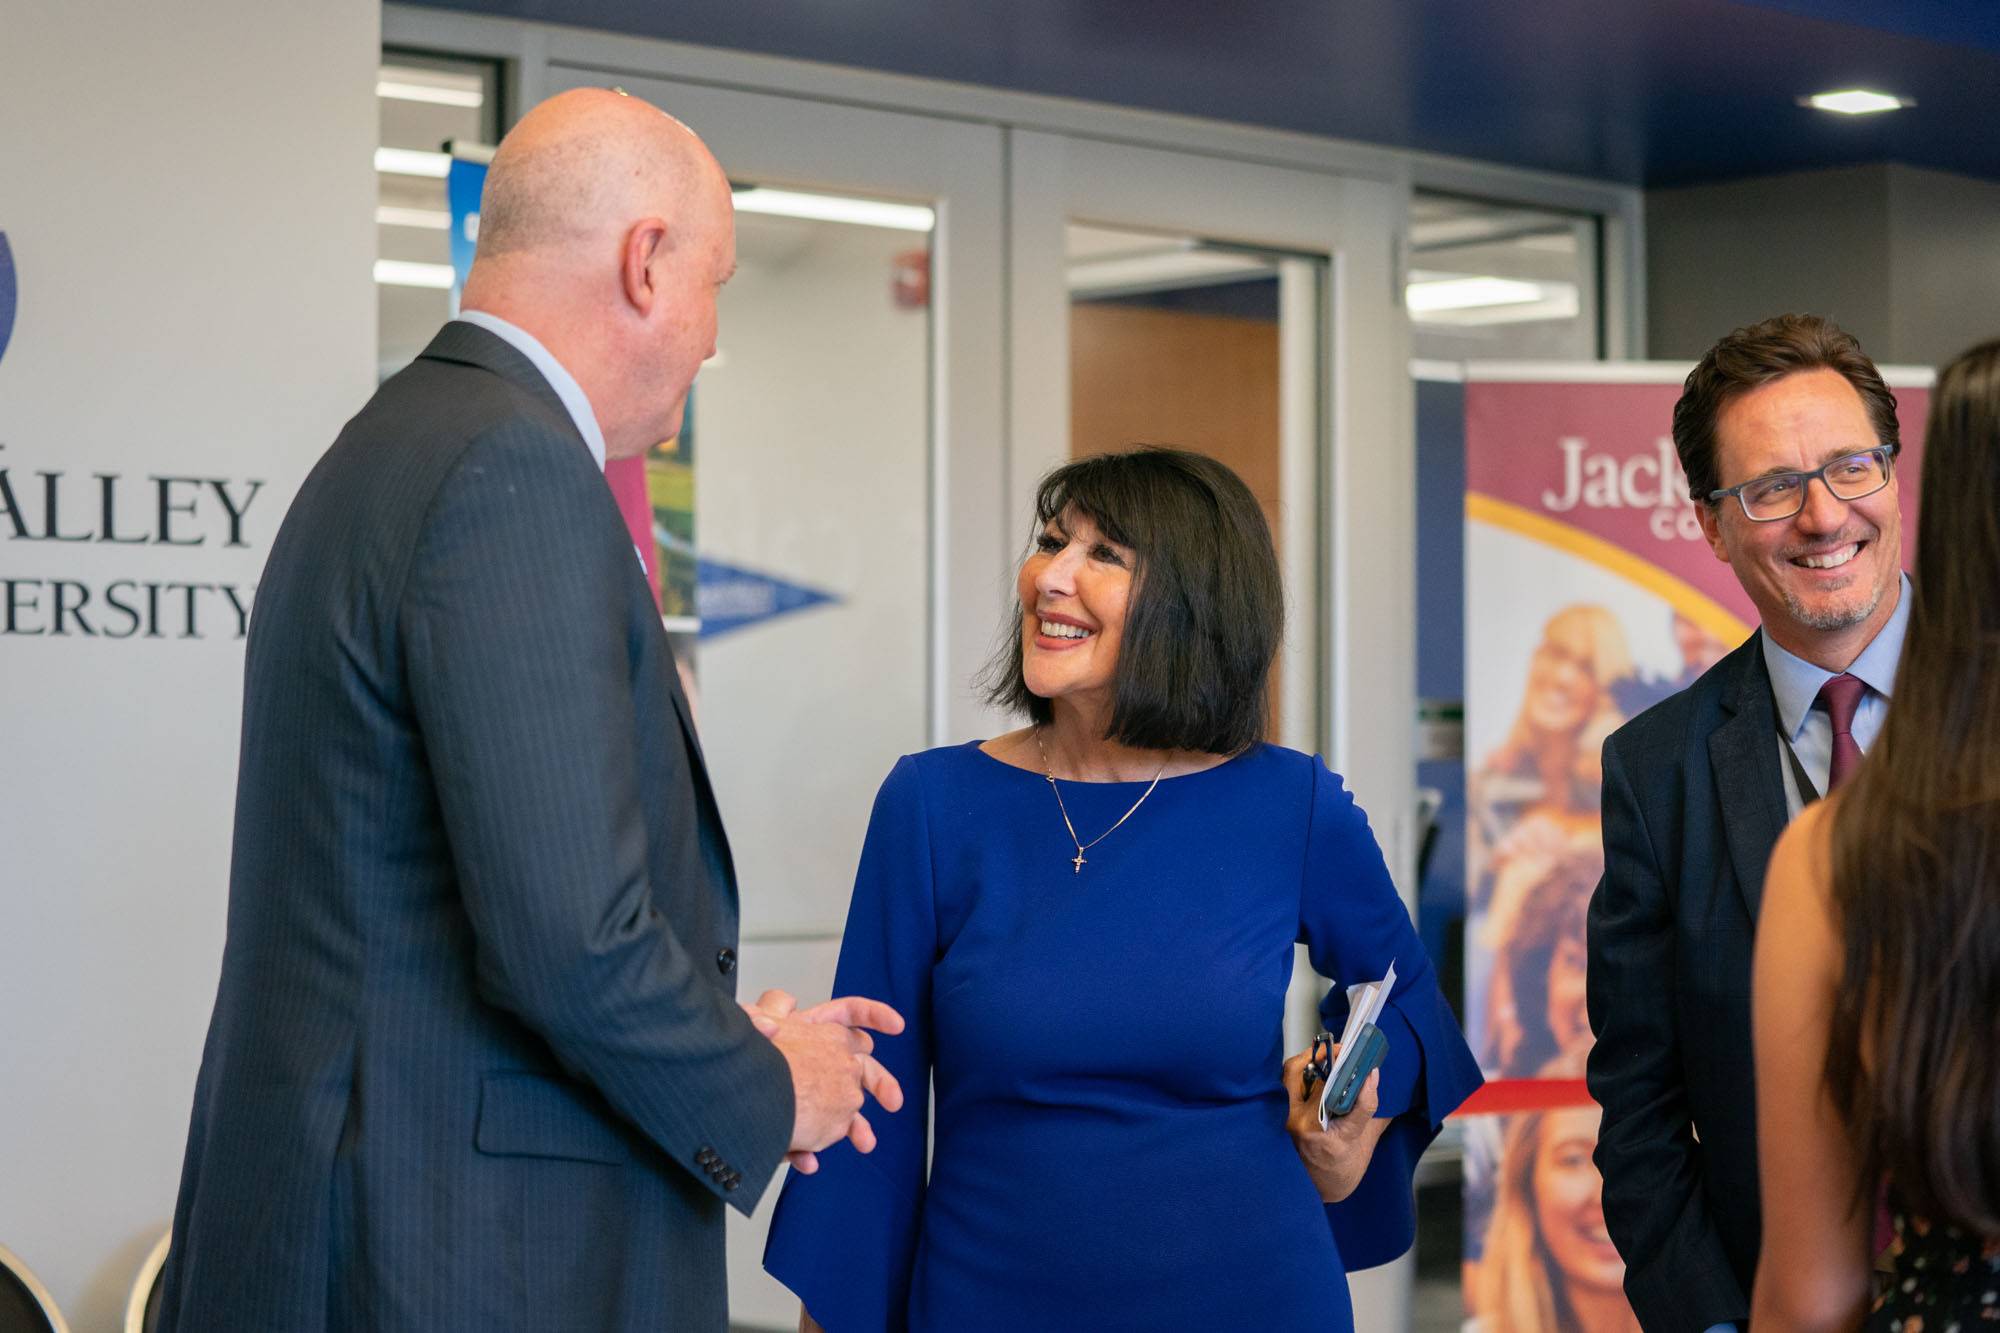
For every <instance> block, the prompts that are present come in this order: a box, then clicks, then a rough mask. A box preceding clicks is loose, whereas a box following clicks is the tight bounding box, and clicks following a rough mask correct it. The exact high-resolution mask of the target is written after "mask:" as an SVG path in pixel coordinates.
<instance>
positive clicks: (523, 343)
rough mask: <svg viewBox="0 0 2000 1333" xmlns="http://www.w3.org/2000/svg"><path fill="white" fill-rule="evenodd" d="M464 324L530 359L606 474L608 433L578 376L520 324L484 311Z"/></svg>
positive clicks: (467, 315)
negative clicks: (565, 368)
mask: <svg viewBox="0 0 2000 1333" xmlns="http://www.w3.org/2000/svg"><path fill="white" fill-rule="evenodd" d="M458 317H459V319H460V320H462V321H463V322H465V323H467V324H472V325H475V326H477V327H479V328H482V329H485V330H486V331H487V332H488V333H490V334H492V335H493V336H495V337H496V338H500V339H502V340H503V341H505V342H506V343H507V344H508V345H509V346H510V347H512V348H513V349H514V350H515V351H517V352H519V353H520V354H521V355H522V356H525V357H527V358H528V360H529V362H530V363H532V364H533V366H534V367H535V369H536V370H539V371H541V372H542V378H543V379H545V380H547V381H548V382H549V387H550V388H551V389H554V390H555V391H556V397H558V398H560V399H562V405H563V406H564V407H566V408H568V409H569V419H570V420H571V421H574V422H575V423H576V430H577V434H579V435H581V436H583V442H584V443H585V444H587V445H589V446H590V456H591V457H592V458H594V459H596V460H597V470H598V471H600V472H602V471H603V470H604V432H603V431H602V430H601V429H599V428H598V425H597V413H595V412H593V411H591V410H590V399H588V398H586V397H584V395H583V386H582V385H580V384H578V383H577V382H576V376H574V375H572V374H570V373H569V372H568V371H567V370H564V369H563V364H562V362H560V361H558V360H556V359H555V357H554V355H552V354H551V353H550V351H549V349H548V348H546V347H544V346H542V343H541V340H540V339H539V338H537V337H535V335H534V334H532V333H530V332H528V331H527V330H526V329H524V328H522V327H521V326H520V325H518V324H510V323H508V322H507V321H506V320H504V319H502V318H500V316H498V315H493V314H488V313H487V312H486V311H484V310H461V311H459V312H458Z"/></svg>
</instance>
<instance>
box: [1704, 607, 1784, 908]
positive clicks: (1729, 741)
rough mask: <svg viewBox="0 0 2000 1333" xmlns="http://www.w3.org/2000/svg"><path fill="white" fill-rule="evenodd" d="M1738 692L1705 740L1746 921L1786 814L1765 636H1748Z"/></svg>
mask: <svg viewBox="0 0 2000 1333" xmlns="http://www.w3.org/2000/svg"><path fill="white" fill-rule="evenodd" d="M1738 651H1739V652H1740V653H1741V654H1742V655H1743V659H1744V660H1743V663H1742V670H1741V672H1740V673H1739V674H1738V676H1737V682H1736V688H1735V690H1734V691H1733V692H1732V693H1731V694H1730V695H1728V696H1725V698H1724V700H1723V707H1724V708H1725V709H1726V710H1727V711H1729V712H1730V713H1731V714H1733V716H1731V717H1730V718H1729V720H1728V721H1726V722H1724V723H1723V724H1722V725H1721V726H1719V727H1717V728H1716V729H1715V731H1714V732H1713V733H1711V734H1710V736H1709V738H1708V761H1709V767H1710V770H1711V772H1712V773H1713V775H1714V777H1715V790H1716V796H1717V799H1718V802H1719V803H1720V805H1721V807H1722V827H1723V832H1724V834H1725V835H1726V837H1727V838H1728V842H1729V860H1730V864H1731V865H1733V866H1734V867H1735V869H1736V883H1737V885H1738V887H1739V888H1740V889H1741V890H1742V893H1743V905H1744V906H1745V907H1747V908H1748V909H1749V911H1750V919H1751V920H1752V921H1755V920H1756V919H1757V912H1758V909H1759V908H1760V907H1761V906H1762V905H1763V901H1764V868H1765V866H1766V865H1768V864H1769V862H1770V859H1771V848H1772V847H1773V846H1774V845H1776V843H1777V841H1778V835H1779V834H1780V833H1782V832H1784V829H1785V823H1786V821H1787V819H1788V818H1789V817H1790V812H1789V810H1788V809H1787V808H1786V805H1785V779H1784V775H1783V774H1782V773H1781V772H1779V770H1778V742H1777V734H1778V710H1777V705H1775V704H1774V703H1772V701H1771V676H1770V672H1769V671H1768V670H1767V669H1766V668H1765V666H1764V645H1763V634H1762V631H1761V630H1760V631H1759V632H1758V633H1756V634H1753V635H1751V636H1750V641H1749V642H1748V643H1746V644H1744V646H1743V647H1742V648H1741V649H1739V650H1738Z"/></svg>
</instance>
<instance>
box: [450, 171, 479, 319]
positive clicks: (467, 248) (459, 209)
mask: <svg viewBox="0 0 2000 1333" xmlns="http://www.w3.org/2000/svg"><path fill="white" fill-rule="evenodd" d="M485 188H486V164H485V163H484V162H468V161H467V160H466V159H464V158H462V157H454V158H452V160H451V170H450V171H449V172H448V173H447V174H446V176H445V178H444V192H445V199H446V201H447V202H448V203H449V205H450V207H451V271H452V274H453V277H452V284H451V308H452V309H453V310H457V309H458V297H459V293H460V292H463V291H464V290H465V275H466V274H467V273H470V272H471V271H472V247H473V244H474V243H475V242H476V241H478V239H479V195H480V191H482V190H484V189H485Z"/></svg>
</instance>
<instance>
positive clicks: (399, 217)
mask: <svg viewBox="0 0 2000 1333" xmlns="http://www.w3.org/2000/svg"><path fill="white" fill-rule="evenodd" d="M375 220H376V221H377V222H379V223H381V224H382V225H383V226H385V227H422V228H423V229H424V230H425V231H450V230H451V214H449V213H447V212H445V211H444V210H443V209H441V208H396V207H393V206H391V205H389V204H377V205H376V206H375Z"/></svg>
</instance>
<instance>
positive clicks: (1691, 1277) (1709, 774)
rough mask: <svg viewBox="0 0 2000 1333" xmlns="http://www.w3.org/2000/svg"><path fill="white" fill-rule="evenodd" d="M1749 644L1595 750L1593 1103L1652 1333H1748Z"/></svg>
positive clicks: (1755, 769)
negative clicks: (1599, 875)
mask: <svg viewBox="0 0 2000 1333" xmlns="http://www.w3.org/2000/svg"><path fill="white" fill-rule="evenodd" d="M1777 727H1778V720H1777V709H1776V705H1775V704H1774V703H1773V701H1772V696H1771V678H1770V673H1769V671H1768V670H1767V669H1766V667H1765V665H1764V649H1763V636H1762V633H1761V631H1760V632H1759V633H1757V634H1753V635H1751V636H1750V639H1749V641H1748V642H1747V643H1745V644H1744V645H1743V646H1742V647H1740V648H1738V649H1736V651H1734V652H1732V653H1731V654H1729V656H1727V657H1725V658H1723V659H1722V661H1720V662H1718V663H1716V665H1715V666H1714V667H1712V668H1711V669H1710V670H1709V671H1707V672H1706V673H1704V674H1703V675H1702V677H1701V678H1700V679H1699V680H1697V681H1695V683H1694V684H1692V685H1690V686H1689V687H1688V688H1687V689H1685V690H1683V691H1681V692H1680V693H1679V694H1676V695H1674V696H1673V697H1672V698H1669V699H1666V700H1664V701H1662V702H1661V703H1659V704H1657V705H1655V706H1654V707H1652V708H1649V709H1647V710H1646V711H1645V712H1644V713H1641V714H1640V715H1639V716H1638V717H1636V718H1634V719H1632V720H1631V721H1630V722H1628V723H1626V724H1625V725H1624V726H1623V727H1620V728H1619V729H1618V730H1617V731H1616V732H1614V733H1613V734H1612V735H1611V737H1610V739H1609V740H1607V741H1606V742H1605V744H1604V877H1603V879H1602V880H1601V881H1599V883H1598V886H1597V892H1596V893H1595V894H1594V895H1593V896H1592V898H1591V900H1590V922H1589V941H1590V944H1589V947H1590V979H1589V1005H1590V1026H1591V1029H1592V1031H1593V1032H1594V1033H1595V1034H1596V1038H1597V1040H1596V1044H1595V1046H1594V1047H1593V1048H1592V1050H1591V1052H1590V1066H1589V1079H1590V1091H1591V1095H1592V1096H1594V1097H1595V1098H1596V1099H1597V1100H1598V1102H1599V1103H1600V1104H1601V1105H1602V1106H1603V1107H1604V1123H1603V1128H1602V1130H1601V1131H1600V1132H1599V1135H1598V1140H1597V1154H1596V1160H1597V1166H1598V1169H1599V1171H1601V1172H1602V1173H1603V1175H1604V1220H1605V1224H1606V1226H1607V1227H1608V1228H1609V1229H1610V1232H1611V1238H1612V1240H1613V1241H1614V1242H1615V1243H1616V1244H1617V1246H1618V1252H1619V1253H1620V1254H1622V1255H1623V1256H1624V1257H1625V1263H1626V1269H1625V1294H1626V1296H1627V1297H1628V1298H1629V1299H1630V1301H1631V1303H1632V1308H1633V1310H1634V1311H1635V1312H1636V1313H1637V1314H1638V1316H1639V1322H1640V1323H1641V1325H1643V1326H1644V1327H1645V1329H1646V1330H1647V1333H1680V1331H1682V1330H1685V1331H1686V1333H1700V1331H1701V1330H1703V1329H1706V1328H1708V1327H1709V1326H1710V1325H1711V1324H1715V1323H1718V1322H1722V1321H1725V1320H1732V1319H1734V1320H1746V1319H1748V1317H1749V1313H1750V1301H1749V1293H1750V1289H1751V1281H1752V1277H1753V1275H1754V1274H1755V1272H1756V1268H1757V1247H1758V1233H1759V1219H1760V1210H1759V1204H1758V1197H1757V1114H1756V1101H1755V1096H1754V1092H1755V1081H1756V1070H1755V1066H1754V1063H1753V1061H1752V1058H1751V1049H1750V961H1751V947H1752V943H1753V941H1754V938H1755V934H1756V922H1757V907H1758V904H1759V902H1760V900H1761V899H1762V896H1763V892H1764V868H1765V865H1766V863H1767V862H1768V861H1769V859H1770V856H1771V848H1772V846H1773V845H1774V844H1775V843H1776V842H1777V840H1778V835H1779V834H1780V833H1781V832H1783V830H1784V827H1785V823H1786V821H1787V819H1788V818H1789V815H1788V812H1787V809H1786V805H1785V787H1784V775H1783V772H1782V771H1781V769H1780V766H1779V758H1778V746H1777V734H1778V733H1777Z"/></svg>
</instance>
